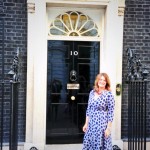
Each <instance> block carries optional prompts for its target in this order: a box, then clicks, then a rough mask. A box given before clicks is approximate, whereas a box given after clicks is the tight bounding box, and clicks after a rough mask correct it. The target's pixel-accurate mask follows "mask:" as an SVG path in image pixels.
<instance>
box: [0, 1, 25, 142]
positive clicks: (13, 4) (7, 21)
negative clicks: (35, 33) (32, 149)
mask: <svg viewBox="0 0 150 150" xmlns="http://www.w3.org/2000/svg"><path fill="white" fill-rule="evenodd" d="M3 25H4V28H3ZM3 31H4V32H3ZM3 35H4V36H3ZM17 47H19V48H20V55H21V60H20V62H21V65H20V66H21V71H20V72H21V74H20V80H21V83H20V85H19V102H18V109H19V111H18V113H19V114H18V115H19V116H18V117H19V122H18V128H19V131H18V138H19V141H20V142H23V141H24V140H25V116H26V71H27V68H26V66H27V6H26V0H3V1H1V2H0V73H1V74H0V81H5V84H4V111H3V113H4V116H3V117H4V120H3V122H4V126H3V129H4V133H3V135H4V142H8V139H9V132H8V131H9V117H10V84H9V77H8V75H7V73H8V72H9V70H10V66H11V65H12V62H13V57H14V56H15V53H16V48H17ZM2 66H4V69H3V68H2ZM3 74H4V76H3ZM0 86H1V85H0ZM0 92H1V90H0ZM0 98H1V97H0ZM1 99H2V98H1ZM1 99H0V100H1ZM1 104H2V103H1ZM0 108H2V107H0Z"/></svg>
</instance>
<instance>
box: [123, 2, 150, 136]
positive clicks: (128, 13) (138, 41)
mask: <svg viewBox="0 0 150 150" xmlns="http://www.w3.org/2000/svg"><path fill="white" fill-rule="evenodd" d="M125 5H126V7H125V14H124V36H123V73H122V74H123V78H122V81H123V87H122V120H121V121H122V138H127V125H128V124H127V121H128V120H127V117H128V112H127V109H128V101H127V96H128V95H127V94H128V93H127V91H128V89H127V84H125V80H126V79H125V75H126V73H127V66H126V64H127V54H126V50H127V48H131V49H133V50H135V53H136V54H137V57H139V58H140V59H141V62H142V64H143V65H147V67H148V68H147V69H148V71H149V72H150V0H126V1H125ZM148 79H150V74H149V77H148ZM147 96H148V97H147V127H148V129H147V137H150V115H149V114H150V109H149V108H150V83H148V92H147Z"/></svg>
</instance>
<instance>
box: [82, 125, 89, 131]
mask: <svg viewBox="0 0 150 150" xmlns="http://www.w3.org/2000/svg"><path fill="white" fill-rule="evenodd" d="M87 126H88V125H87V123H85V124H84V126H83V128H82V130H83V132H86V131H87Z"/></svg>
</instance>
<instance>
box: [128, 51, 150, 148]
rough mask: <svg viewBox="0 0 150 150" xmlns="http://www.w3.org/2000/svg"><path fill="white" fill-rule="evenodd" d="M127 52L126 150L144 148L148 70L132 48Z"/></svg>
mask: <svg viewBox="0 0 150 150" xmlns="http://www.w3.org/2000/svg"><path fill="white" fill-rule="evenodd" d="M127 54H128V62H127V63H128V74H127V83H128V150H146V120H147V117H146V110H147V108H146V104H147V103H146V100H147V83H148V80H147V76H148V73H149V72H148V71H147V69H146V66H144V67H143V66H142V63H141V61H140V59H139V58H137V55H136V54H135V53H134V51H133V50H131V49H127Z"/></svg>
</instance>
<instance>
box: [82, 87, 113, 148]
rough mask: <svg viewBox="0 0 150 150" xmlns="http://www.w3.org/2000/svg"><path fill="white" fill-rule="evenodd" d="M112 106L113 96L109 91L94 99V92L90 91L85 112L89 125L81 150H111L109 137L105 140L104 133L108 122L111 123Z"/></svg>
mask: <svg viewBox="0 0 150 150" xmlns="http://www.w3.org/2000/svg"><path fill="white" fill-rule="evenodd" d="M114 106H115V101H114V96H113V95H112V93H111V92H110V91H103V92H102V93H101V95H99V96H98V97H95V92H94V90H91V92H90V94H89V100H88V107H87V111H86V116H89V123H88V128H87V131H86V132H85V135H84V138H83V149H82V150H112V139H111V135H110V136H109V137H108V138H106V137H105V136H104V131H105V130H106V128H107V123H108V121H111V122H112V121H113V117H114Z"/></svg>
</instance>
